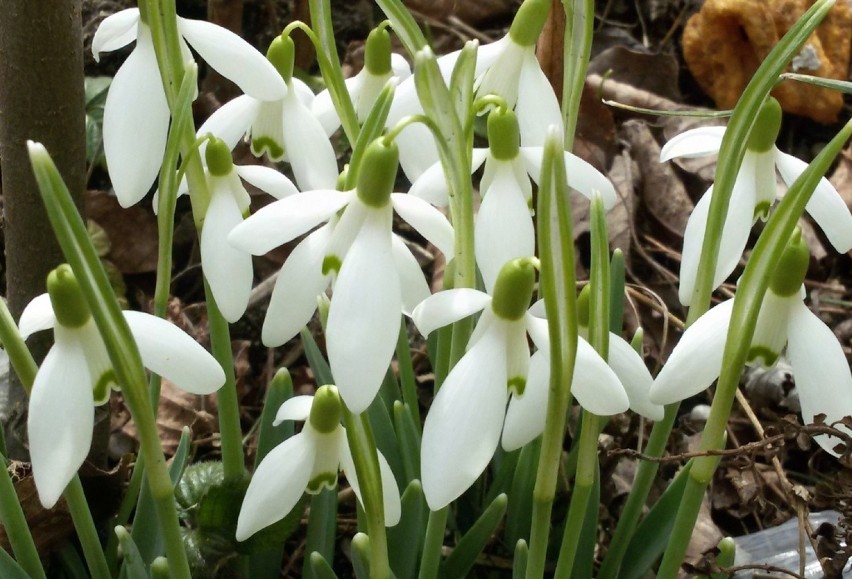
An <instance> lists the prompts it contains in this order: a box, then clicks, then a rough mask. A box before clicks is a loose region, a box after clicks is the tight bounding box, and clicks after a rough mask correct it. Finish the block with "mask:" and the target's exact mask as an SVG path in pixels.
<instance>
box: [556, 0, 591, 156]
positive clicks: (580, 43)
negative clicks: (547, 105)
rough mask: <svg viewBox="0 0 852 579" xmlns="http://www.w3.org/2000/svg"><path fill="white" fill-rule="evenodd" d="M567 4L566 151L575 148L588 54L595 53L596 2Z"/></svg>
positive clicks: (582, 0) (569, 1)
mask: <svg viewBox="0 0 852 579" xmlns="http://www.w3.org/2000/svg"><path fill="white" fill-rule="evenodd" d="M563 4H564V5H565V38H564V41H563V53H564V62H565V70H564V72H563V77H562V117H563V120H564V122H565V136H564V138H565V145H564V147H565V150H566V151H570V150H572V149H573V148H574V137H575V135H576V132H577V118H578V116H579V114H580V100H581V98H582V96H583V85H584V84H585V82H586V71H587V70H588V68H589V56H590V55H591V52H592V34H593V33H594V24H595V19H594V14H595V3H594V1H593V0H563Z"/></svg>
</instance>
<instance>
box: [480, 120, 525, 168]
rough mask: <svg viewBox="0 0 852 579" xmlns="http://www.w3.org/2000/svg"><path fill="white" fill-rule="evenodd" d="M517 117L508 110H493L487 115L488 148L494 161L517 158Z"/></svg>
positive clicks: (518, 142)
mask: <svg viewBox="0 0 852 579" xmlns="http://www.w3.org/2000/svg"><path fill="white" fill-rule="evenodd" d="M520 135H521V130H520V127H519V126H518V116H517V115H516V114H515V113H514V112H513V111H509V110H501V109H495V110H493V111H491V114H490V115H488V148H489V149H490V150H491V154H492V155H493V156H494V158H495V159H497V160H499V161H511V160H512V159H515V158H517V156H518V151H519V149H520V142H521V137H520Z"/></svg>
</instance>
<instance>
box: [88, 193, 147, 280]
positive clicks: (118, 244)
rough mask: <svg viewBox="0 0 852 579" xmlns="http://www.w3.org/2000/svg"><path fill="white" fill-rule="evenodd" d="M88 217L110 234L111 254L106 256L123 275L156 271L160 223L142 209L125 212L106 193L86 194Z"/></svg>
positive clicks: (131, 209)
mask: <svg viewBox="0 0 852 579" xmlns="http://www.w3.org/2000/svg"><path fill="white" fill-rule="evenodd" d="M85 205H86V215H87V217H88V218H89V219H91V220H92V221H94V222H95V223H97V224H98V225H99V226H100V227H101V228H102V229H103V230H104V231H105V232H106V234H107V236H108V237H109V241H110V252H109V253H108V254H107V255H106V256H105V257H106V258H107V259H109V260H110V261H111V262H113V263H114V264H115V265H116V267H117V268H118V269H119V271H120V272H121V273H123V274H134V273H148V272H152V271H156V270H157V243H158V238H157V219H156V217H154V215H153V214H152V213H151V212H150V211H148V210H146V209H143V208H142V207H141V206H140V205H134V206H133V207H128V208H126V209H125V208H123V207H121V205H119V204H118V200H117V199H116V198H115V196H113V195H110V194H109V193H107V192H105V191H87V192H86V196H85Z"/></svg>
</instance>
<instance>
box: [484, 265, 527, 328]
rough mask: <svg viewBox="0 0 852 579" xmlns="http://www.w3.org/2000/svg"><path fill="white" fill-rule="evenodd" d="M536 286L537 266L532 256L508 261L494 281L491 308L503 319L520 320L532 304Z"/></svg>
mask: <svg viewBox="0 0 852 579" xmlns="http://www.w3.org/2000/svg"><path fill="white" fill-rule="evenodd" d="M534 288H535V266H533V262H532V260H531V259H530V258H528V257H521V258H518V259H513V260H512V261H509V262H506V264H505V265H504V266H503V267H502V269H500V273H499V274H497V281H496V282H494V295H493V299H492V300H491V309H492V310H493V311H494V313H495V314H496V315H497V317H499V318H501V319H503V320H507V321H516V320H520V319H521V318H523V317H524V314H525V313H526V312H527V309H528V308H529V306H530V300H531V299H532V293H533V289H534Z"/></svg>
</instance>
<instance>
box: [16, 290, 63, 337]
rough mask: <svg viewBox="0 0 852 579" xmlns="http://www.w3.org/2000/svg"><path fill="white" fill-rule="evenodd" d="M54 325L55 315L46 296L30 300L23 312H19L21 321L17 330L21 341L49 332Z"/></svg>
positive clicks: (48, 297) (42, 295)
mask: <svg viewBox="0 0 852 579" xmlns="http://www.w3.org/2000/svg"><path fill="white" fill-rule="evenodd" d="M55 325H56V315H55V314H54V313H53V304H51V302H50V296H49V295H48V294H41V295H40V296H36V297H34V298H33V299H32V301H31V302H30V303H28V304H27V307H25V308H24V311H23V312H21V321H20V323H19V324H18V329H19V330H20V332H21V337H22V338H23V339H25V340H26V339H27V338H29V337H30V336H31V335H33V334H34V333H36V332H40V331H42V330H49V329H50V328H52V327H53V326H55Z"/></svg>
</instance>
